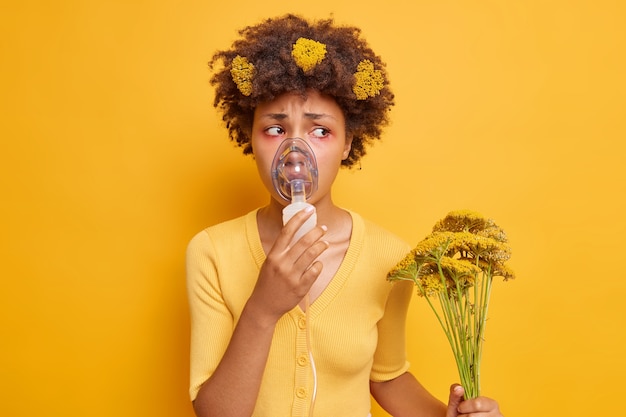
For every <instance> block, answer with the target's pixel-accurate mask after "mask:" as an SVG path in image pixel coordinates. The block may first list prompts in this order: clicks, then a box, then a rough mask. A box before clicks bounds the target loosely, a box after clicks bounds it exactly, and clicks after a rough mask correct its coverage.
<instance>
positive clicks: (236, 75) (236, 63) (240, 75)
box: [230, 55, 254, 96]
mask: <svg viewBox="0 0 626 417" xmlns="http://www.w3.org/2000/svg"><path fill="white" fill-rule="evenodd" d="M230 75H231V76H232V77H233V81H234V82H235V84H236V85H237V88H238V89H239V91H241V94H243V95H244V96H249V95H250V94H252V78H253V77H254V65H252V63H250V62H249V61H248V59H247V58H245V57H242V56H239V55H237V56H236V57H235V58H234V59H233V62H232V64H231V67H230Z"/></svg>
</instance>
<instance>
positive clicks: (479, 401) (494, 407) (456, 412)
mask: <svg viewBox="0 0 626 417" xmlns="http://www.w3.org/2000/svg"><path fill="white" fill-rule="evenodd" d="M464 393H465V391H464V390H463V387H462V386H461V385H459V384H454V385H452V386H451V387H450V399H449V400H448V410H447V412H446V417H464V416H469V415H471V416H473V417H479V416H480V417H503V416H502V413H500V408H499V407H498V403H497V402H496V401H495V400H493V399H491V398H487V397H478V398H473V399H471V400H464V399H463V394H464Z"/></svg>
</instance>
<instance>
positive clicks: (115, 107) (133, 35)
mask: <svg viewBox="0 0 626 417" xmlns="http://www.w3.org/2000/svg"><path fill="white" fill-rule="evenodd" d="M5 3H6V2H5ZM214 3H215V2H200V1H181V2H179V1H173V0H157V1H151V2H148V1H121V0H116V1H104V0H102V1H60V2H52V1H49V2H47V1H23V2H11V3H10V5H9V4H8V3H7V4H4V5H3V6H2V7H1V13H0V16H1V17H0V20H1V21H0V45H1V48H2V50H1V57H2V68H1V69H0V71H1V77H0V80H1V81H0V88H1V90H0V94H1V100H2V105H1V106H2V108H1V109H0V110H1V112H0V114H1V116H0V117H1V118H2V120H1V124H0V126H1V130H0V135H1V144H2V147H1V148H0V149H1V152H0V158H1V159H0V174H1V176H0V187H1V188H0V192H1V198H2V200H1V204H0V218H1V221H2V224H1V227H2V228H1V230H0V242H1V246H0V254H1V257H2V260H1V264H0V265H1V266H0V274H1V279H2V282H1V283H2V285H1V289H0V329H2V330H1V331H2V336H1V342H0V415H2V416H7V417H17V416H34V415H41V416H90V417H98V416H107V417H111V416H115V417H126V416H128V417H130V416H133V417H136V416H151V417H161V416H162V417H165V416H168V417H170V416H179V417H183V416H191V415H192V413H191V408H190V405H189V401H188V398H187V367H188V352H187V350H188V340H187V339H188V316H187V305H186V299H185V291H184V250H185V246H186V244H187V241H188V240H189V239H190V238H191V236H192V235H193V234H194V233H196V232H197V231H199V230H200V229H202V228H203V227H205V226H207V225H210V224H213V223H216V222H218V221H221V220H225V219H227V218H230V217H233V216H236V215H240V214H243V213H245V212H247V211H249V210H251V209H253V208H254V207H257V206H259V205H261V204H264V203H265V201H266V197H265V193H264V192H263V190H262V189H261V186H260V183H259V182H258V181H257V179H256V174H255V170H254V166H253V163H252V160H251V159H250V158H247V157H243V156H241V154H240V151H239V150H238V149H236V148H234V147H233V145H231V144H230V143H229V142H228V140H227V137H226V131H225V129H224V127H223V126H222V124H221V121H220V119H219V116H218V115H216V113H215V112H214V110H213V108H212V106H211V103H212V97H213V96H212V91H211V88H210V86H209V84H208V78H209V72H208V69H207V67H206V62H207V61H208V59H209V58H210V56H211V54H212V52H213V51H214V50H216V49H217V48H224V47H228V46H229V45H230V42H231V41H232V40H233V39H234V38H235V37H236V30H237V29H239V28H240V27H242V26H244V25H246V24H251V23H256V22H257V21H258V20H259V19H260V18H262V17H266V16H274V15H277V14H282V13H284V12H287V11H293V12H298V13H305V14H307V15H308V16H312V17H327V16H329V14H330V13H331V12H334V15H335V17H336V19H337V20H338V21H339V22H346V23H351V24H355V25H358V26H360V27H362V28H363V32H364V34H365V36H366V38H367V39H368V40H369V41H370V43H371V44H372V46H373V47H374V48H375V49H376V50H377V51H378V52H379V53H380V54H381V55H382V56H383V57H384V58H385V60H386V61H387V62H388V70H389V73H390V77H391V81H392V85H393V86H394V91H395V92H396V95H397V106H396V107H395V108H394V110H393V113H392V118H393V125H392V126H390V128H389V129H388V130H387V131H386V134H385V138H384V141H383V143H380V144H378V145H376V146H374V147H373V148H372V149H371V151H370V153H369V155H368V156H367V157H366V158H365V159H364V160H363V163H362V169H361V170H354V171H343V172H342V173H341V174H340V177H339V179H338V181H337V186H336V200H337V202H338V203H339V204H341V205H343V206H345V207H348V208H350V209H353V210H356V211H358V212H360V213H362V214H363V215H364V216H365V217H368V218H370V219H371V220H374V221H376V222H377V223H379V224H381V225H383V226H385V227H386V228H388V229H390V230H392V231H394V232H396V233H398V234H399V235H401V236H402V237H404V238H405V239H407V240H408V241H410V242H415V243H417V241H419V240H420V239H421V238H422V237H423V236H424V235H425V234H426V233H428V231H429V229H430V227H431V226H432V225H433V224H434V222H435V221H436V220H438V219H439V218H440V217H442V216H443V215H445V214H446V213H447V212H448V211H449V210H453V209H461V208H467V209H473V210H476V211H480V212H482V213H483V214H485V215H487V216H489V217H492V218H494V219H495V220H496V222H497V223H498V224H499V225H500V226H502V227H503V228H504V229H505V230H506V231H507V232H508V234H509V237H510V242H511V245H512V247H513V251H514V255H513V258H512V261H511V266H512V267H513V268H514V269H515V270H516V272H517V275H518V278H517V279H516V280H515V281H512V282H507V283H502V282H500V281H498V282H497V283H496V284H495V287H494V293H493V298H492V304H491V310H490V313H491V314H490V321H489V324H488V327H487V340H486V345H485V350H486V351H485V357H484V368H483V384H484V393H485V394H487V395H489V396H492V397H495V398H497V399H498V400H499V402H500V403H501V406H502V409H503V411H504V413H505V415H506V416H507V417H527V416H565V415H567V416H587V415H594V416H603V415H604V416H606V415H614V414H615V413H616V412H617V411H618V410H620V411H621V410H622V409H623V405H622V404H621V403H622V402H623V388H622V385H623V380H624V378H623V376H624V374H625V373H626V362H625V359H624V356H625V355H624V353H625V352H624V343H625V342H626V340H625V339H626V338H625V336H624V329H625V324H626V323H625V321H626V320H625V319H626V302H625V301H624V294H625V293H626V283H625V280H624V278H625V273H624V262H623V257H624V250H625V249H626V247H625V244H624V236H626V230H625V225H626V222H625V220H624V217H623V215H624V211H625V210H626V206H625V203H624V191H625V186H624V180H626V173H625V169H624V157H625V156H626V146H625V145H624V142H625V139H626V128H625V127H624V125H625V124H624V110H625V105H626V82H625V77H624V74H625V72H626V65H625V59H624V51H625V50H626V30H625V29H624V22H625V21H626V20H625V18H626V13H625V12H626V10H625V6H623V3H622V2H621V1H618V0H615V1H609V0H597V1H590V0H588V1H575V0H571V1H564V0H563V1H540V0H533V1H495V0H494V1H486V0H478V1H432V0H431V1H423V0H417V1H413V2H406V1H400V0H387V1H383V2H380V1H377V2H375V1H369V0H366V1H363V2H357V3H354V2H345V3H342V2H337V1H336V0H321V1H317V2H294V1H291V2H281V1H278V2H268V3H259V2H257V1H252V0H240V1H237V2H217V4H214ZM407 4H413V6H411V7H410V8H408V7H409V6H407ZM408 332H409V353H410V359H411V362H412V364H413V371H414V372H415V374H417V375H418V377H419V378H420V379H421V380H422V381H423V382H424V383H425V384H426V385H427V386H428V387H429V388H430V389H431V391H432V392H433V393H435V394H436V395H437V396H438V397H440V398H441V399H444V400H445V399H446V396H447V389H448V385H449V384H450V383H451V382H453V381H456V380H457V377H456V373H455V372H456V371H455V369H454V366H453V363H452V357H451V354H450V353H449V350H448V347H447V345H446V342H445V340H444V338H443V335H442V333H441V332H440V329H439V327H438V324H437V323H436V322H435V320H434V316H432V315H431V313H430V311H429V310H428V309H427V307H426V305H425V303H424V302H423V300H421V299H419V298H417V297H416V298H415V299H414V301H413V303H412V306H411V312H410V327H409V329H408ZM383 415H384V414H383V413H382V412H381V411H380V410H379V409H378V408H376V409H375V416H377V417H380V416H383Z"/></svg>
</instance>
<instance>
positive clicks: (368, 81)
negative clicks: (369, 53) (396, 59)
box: [352, 59, 384, 100]
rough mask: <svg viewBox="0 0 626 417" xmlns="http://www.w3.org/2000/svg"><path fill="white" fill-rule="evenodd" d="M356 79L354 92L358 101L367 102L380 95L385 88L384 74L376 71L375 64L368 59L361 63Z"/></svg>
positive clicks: (355, 75) (357, 69)
mask: <svg viewBox="0 0 626 417" xmlns="http://www.w3.org/2000/svg"><path fill="white" fill-rule="evenodd" d="M354 78H355V79H356V81H355V83H354V87H352V91H354V94H356V98H357V99H358V100H365V99H367V98H368V97H374V96H376V95H378V94H379V93H380V90H382V89H383V86H384V78H383V73H382V71H380V70H375V69H374V63H373V62H372V61H370V60H368V59H364V60H363V61H361V62H359V65H358V66H357V68H356V73H355V74H354Z"/></svg>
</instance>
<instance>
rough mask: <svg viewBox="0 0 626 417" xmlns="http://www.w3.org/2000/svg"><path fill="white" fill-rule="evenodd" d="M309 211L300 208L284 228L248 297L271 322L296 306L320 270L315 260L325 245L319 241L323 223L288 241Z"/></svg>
mask: <svg viewBox="0 0 626 417" xmlns="http://www.w3.org/2000/svg"><path fill="white" fill-rule="evenodd" d="M312 214H313V211H312V210H307V209H305V210H302V211H300V212H298V213H297V214H296V215H294V216H293V217H292V218H291V219H290V220H289V221H288V222H287V224H286V225H285V226H284V227H283V229H282V230H281V232H280V234H279V235H278V238H277V239H276V242H274V245H273V246H272V249H271V250H270V251H269V253H268V254H267V258H266V260H265V262H264V263H263V266H262V267H261V271H260V272H259V277H258V280H257V283H256V286H255V288H254V291H253V293H252V295H251V296H250V299H249V300H248V304H251V303H252V305H254V306H255V312H256V313H257V314H261V315H263V317H266V318H268V319H269V320H271V321H273V322H275V321H277V320H278V319H279V318H280V317H282V316H283V315H284V314H285V313H287V312H288V311H290V310H291V309H293V308H294V307H295V306H296V305H298V303H299V302H300V301H301V300H302V299H303V298H304V296H305V295H306V294H307V293H308V292H309V289H310V288H311V286H312V285H313V283H314V282H315V280H316V279H317V277H318V276H319V275H320V273H321V272H322V263H321V262H319V261H317V260H316V259H317V257H318V256H320V255H321V254H322V252H324V251H325V250H326V249H327V248H328V243H327V242H326V241H324V240H321V239H322V237H323V236H324V234H325V233H326V228H325V227H324V226H316V227H315V228H313V229H312V230H311V231H310V232H308V233H307V234H305V235H304V236H302V238H300V240H298V241H297V242H294V243H293V245H292V244H291V241H292V239H293V237H294V235H295V233H296V231H298V229H299V228H300V226H302V225H303V224H304V222H305V221H306V220H307V219H308V218H309V217H311V215H312Z"/></svg>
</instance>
